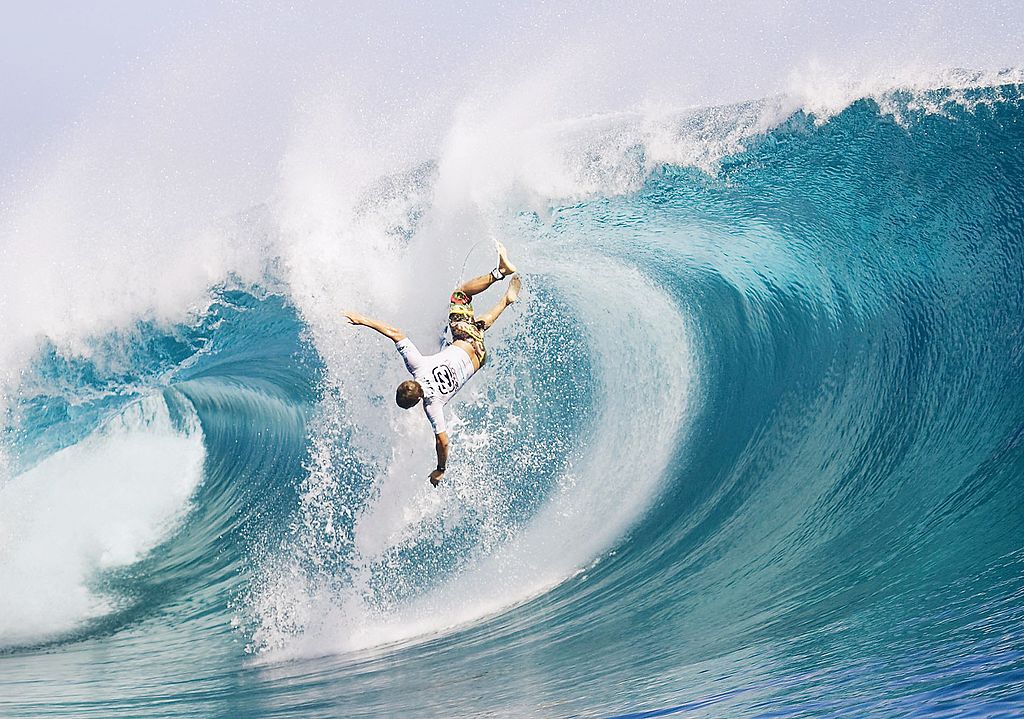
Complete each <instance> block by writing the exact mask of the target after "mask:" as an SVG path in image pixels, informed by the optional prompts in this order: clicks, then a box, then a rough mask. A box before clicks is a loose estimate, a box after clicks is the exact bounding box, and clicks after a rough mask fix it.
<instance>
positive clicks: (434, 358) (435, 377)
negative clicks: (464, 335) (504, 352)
mask: <svg viewBox="0 0 1024 719" xmlns="http://www.w3.org/2000/svg"><path fill="white" fill-rule="evenodd" d="M395 347H396V348H397V349H398V353H399V354H400V355H402V359H404V360H405V366H406V368H408V370H409V373H410V374H411V375H412V378H413V379H414V380H416V381H417V382H418V383H419V385H420V387H422V388H423V411H424V412H426V413H427V419H428V420H430V426H432V427H433V428H434V434H441V433H442V432H445V431H447V429H448V427H447V425H446V424H445V421H444V406H445V405H446V404H448V400H450V399H451V398H452V397H454V396H455V393H456V392H458V391H459V389H460V388H461V387H462V385H464V384H466V380H468V379H469V378H470V377H472V376H473V373H474V372H476V368H475V367H473V360H471V359H470V358H469V354H467V352H466V350H464V349H462V348H461V347H457V346H455V345H449V346H448V347H445V348H444V349H443V350H441V351H440V352H438V353H437V354H434V355H430V356H429V357H424V356H423V355H422V354H420V351H419V350H418V349H416V345H414V344H413V343H412V340H410V339H409V338H408V337H406V338H405V339H403V340H401V341H400V342H396V343H395Z"/></svg>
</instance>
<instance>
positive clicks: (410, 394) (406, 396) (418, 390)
mask: <svg viewBox="0 0 1024 719" xmlns="http://www.w3.org/2000/svg"><path fill="white" fill-rule="evenodd" d="M421 399H423V388H422V387H420V383H419V382H417V381H416V380H414V379H407V380H406V381H405V382H402V384H400V385H398V391H397V392H395V402H397V403H398V406H399V407H401V408H402V409H409V408H410V407H415V406H416V403H417V402H419V401H420V400H421Z"/></svg>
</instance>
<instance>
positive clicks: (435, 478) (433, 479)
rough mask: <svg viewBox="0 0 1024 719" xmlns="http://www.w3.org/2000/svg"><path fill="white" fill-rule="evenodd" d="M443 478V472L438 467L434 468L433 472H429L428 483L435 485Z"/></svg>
mask: <svg viewBox="0 0 1024 719" xmlns="http://www.w3.org/2000/svg"><path fill="white" fill-rule="evenodd" d="M443 478H444V472H442V471H441V470H440V469H435V470H434V471H433V472H431V473H430V483H431V484H432V485H434V486H435V487H436V486H437V485H438V484H440V483H441V480H442V479H443Z"/></svg>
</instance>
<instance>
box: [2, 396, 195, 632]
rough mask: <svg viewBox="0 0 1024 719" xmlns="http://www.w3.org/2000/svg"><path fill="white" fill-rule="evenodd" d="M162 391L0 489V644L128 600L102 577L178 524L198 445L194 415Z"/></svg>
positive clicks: (68, 624) (92, 616)
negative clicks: (106, 586) (109, 587)
mask: <svg viewBox="0 0 1024 719" xmlns="http://www.w3.org/2000/svg"><path fill="white" fill-rule="evenodd" d="M185 404H186V403H176V407H175V416H174V417H172V414H171V411H170V410H169V408H168V404H167V402H166V401H165V399H164V397H163V395H162V394H153V395H149V396H147V397H144V398H142V399H140V400H138V401H136V402H133V403H132V404H130V405H128V406H127V407H126V408H125V409H124V410H122V411H121V412H120V413H119V414H117V415H116V416H114V417H113V418H112V419H111V420H109V421H108V422H106V423H105V424H104V425H102V426H101V427H100V428H99V429H97V430H96V431H95V432H93V433H92V434H91V435H90V436H88V437H87V438H86V439H84V440H83V441H81V442H79V443H77V444H75V445H73V446H70V447H67V448H65V449H63V450H61V451H59V452H57V453H56V454H53V455H52V456H50V457H48V458H46V459H45V460H43V461H42V462H40V463H39V464H37V465H36V466H34V467H32V468H31V469H29V470H27V471H25V472H24V473H22V474H20V475H18V476H16V477H14V478H12V479H11V480H10V481H9V482H8V483H7V484H5V485H4V486H3V487H2V488H0V585H2V586H3V587H4V591H3V592H2V593H0V647H16V646H23V645H26V644H38V643H42V642H48V641H52V640H55V639H58V638H59V637H60V636H61V635H64V634H66V633H68V632H70V631H73V630H75V629H76V628H78V627H80V626H81V625H82V623H83V622H87V621H90V620H96V619H99V618H101V617H103V616H105V615H107V614H109V613H111V612H113V611H115V610H117V609H118V608H119V607H120V606H122V605H123V604H124V602H125V601H127V599H126V598H124V597H118V596H116V595H113V594H111V593H108V592H106V591H104V589H103V587H102V580H101V579H98V578H99V577H102V574H103V573H104V572H109V571H113V570H117V569H121V568H124V567H127V566H129V565H131V564H134V563H135V562H137V561H139V560H140V559H142V558H143V557H144V556H145V555H146V554H147V553H148V552H149V551H150V550H151V549H153V548H154V547H155V546H157V544H159V543H160V542H161V541H162V540H163V539H164V538H165V537H166V536H168V535H169V534H170V533H171V532H173V531H174V529H175V528H177V527H178V526H179V525H180V522H181V520H182V518H183V517H184V516H185V514H186V513H187V511H188V507H189V499H190V497H191V496H192V494H193V492H194V491H195V489H196V487H197V486H198V485H199V483H200V480H201V478H202V470H203V462H204V460H205V455H206V451H205V449H204V446H203V436H202V430H201V429H200V427H199V421H198V418H197V417H196V416H195V414H194V413H188V412H187V410H186V413H185V414H182V415H181V416H180V417H179V416H178V414H179V412H181V411H182V410H181V408H179V406H178V405H185Z"/></svg>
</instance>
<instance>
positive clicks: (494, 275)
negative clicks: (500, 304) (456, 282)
mask: <svg viewBox="0 0 1024 719" xmlns="http://www.w3.org/2000/svg"><path fill="white" fill-rule="evenodd" d="M497 245H498V266H497V267H496V268H495V269H493V270H492V271H491V272H490V274H486V275H480V276H479V277H474V278H473V279H471V280H469V281H467V282H463V283H462V284H461V285H460V286H459V288H458V290H457V291H458V292H464V293H465V294H467V295H469V296H470V297H472V296H473V295H478V294H480V293H481V292H483V291H484V290H486V289H487V288H488V287H490V286H491V285H493V284H494V283H495V282H497V281H498V280H503V279H505V278H506V277H508V276H509V275H511V274H515V271H516V266H515V265H513V264H512V263H511V262H509V259H508V251H507V250H506V249H505V245H503V244H501V243H500V242H498V243H497Z"/></svg>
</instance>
